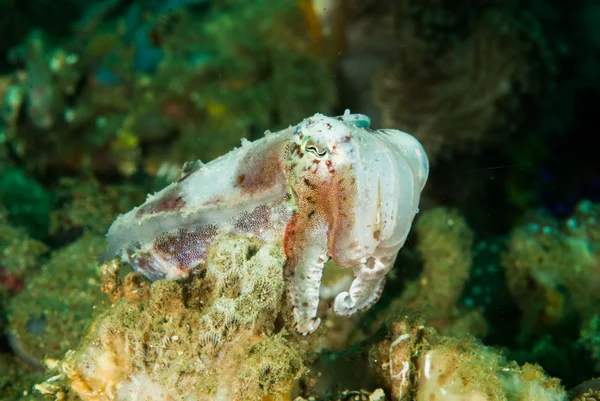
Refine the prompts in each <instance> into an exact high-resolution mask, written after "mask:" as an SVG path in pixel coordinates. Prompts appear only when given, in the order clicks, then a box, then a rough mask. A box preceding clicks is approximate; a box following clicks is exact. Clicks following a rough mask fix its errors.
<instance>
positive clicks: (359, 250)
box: [108, 111, 429, 334]
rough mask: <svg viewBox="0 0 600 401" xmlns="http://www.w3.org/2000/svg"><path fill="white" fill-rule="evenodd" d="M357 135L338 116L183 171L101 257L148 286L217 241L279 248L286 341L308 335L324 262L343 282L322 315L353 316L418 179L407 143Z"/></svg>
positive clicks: (415, 148) (129, 216) (390, 255)
mask: <svg viewBox="0 0 600 401" xmlns="http://www.w3.org/2000/svg"><path fill="white" fill-rule="evenodd" d="M369 126H370V119H369V118H368V117H367V116H365V115H362V114H350V112H349V111H346V113H345V114H344V115H342V116H338V117H327V116H324V115H322V114H315V115H314V116H312V117H309V118H306V119H304V120H303V121H302V122H300V123H299V124H297V125H295V126H290V127H288V128H286V129H283V130H281V131H279V132H275V133H270V132H268V131H267V132H266V133H265V136H264V137H263V138H261V139H258V140H256V141H254V142H249V141H242V146H241V147H239V148H236V149H234V150H232V151H231V152H229V153H227V154H225V155H223V156H221V157H219V158H217V159H215V160H213V161H211V162H210V163H207V164H202V163H200V162H193V163H186V164H185V165H184V168H183V172H182V176H181V178H180V179H179V180H178V181H176V182H174V183H172V184H171V185H169V186H167V187H166V188H164V189H163V190H161V191H160V192H157V193H156V194H154V195H151V196H149V197H148V199H147V200H146V202H145V203H144V204H142V205H141V206H139V207H136V208H134V209H133V210H131V211H130V212H128V213H126V214H124V215H121V216H120V217H119V218H118V219H117V220H116V221H115V222H114V223H113V225H112V226H111V228H110V230H109V232H108V254H109V255H110V256H118V257H120V258H121V259H122V260H124V261H125V262H128V263H129V264H131V265H132V266H133V268H134V269H135V270H137V271H139V272H141V273H142V274H144V275H145V276H146V277H147V278H149V279H151V280H158V279H182V278H185V277H187V276H189V275H190V274H194V273H196V272H198V271H200V270H201V269H202V266H203V265H204V263H205V262H206V258H207V252H208V249H209V248H210V246H211V245H212V244H214V243H215V241H217V240H218V239H219V238H222V237H224V236H233V235H247V236H251V237H255V238H257V239H259V240H261V241H269V242H280V243H282V244H283V247H284V250H285V256H286V263H285V267H284V269H285V270H284V277H285V280H286V288H287V294H288V298H289V304H290V306H291V308H292V312H293V316H294V319H295V322H294V328H295V330H296V331H298V332H299V333H302V334H309V333H312V332H314V331H315V330H316V329H317V328H318V327H319V323H320V319H319V318H318V317H317V307H318V304H319V288H320V285H321V275H322V271H323V266H324V264H325V262H327V261H328V260H329V259H330V258H332V259H333V260H334V261H335V263H336V264H337V265H339V266H342V267H345V268H348V269H352V271H353V273H354V281H353V282H352V284H351V285H350V288H349V289H347V291H343V292H341V293H340V294H338V295H337V296H336V298H335V301H334V303H333V310H334V312H335V313H336V314H337V315H341V316H350V315H352V314H354V313H356V312H358V311H361V310H365V309H367V308H369V307H370V306H371V305H373V304H374V303H375V302H376V301H377V299H378V298H379V296H380V294H381V291H382V289H383V285H384V283H385V276H386V273H387V272H388V271H389V270H390V269H391V268H392V266H393V265H394V262H395V260H396V256H397V254H398V252H399V250H400V248H402V246H403V245H404V242H405V241H406V237H407V235H408V232H409V230H410V227H411V224H412V221H413V218H414V216H415V214H416V213H417V212H418V210H419V209H418V204H419V198H420V195H421V191H422V190H423V187H424V186H425V182H426V181H427V176H428V172H429V165H428V161H427V156H426V154H425V151H424V150H423V147H422V146H421V144H420V143H419V142H418V141H417V140H416V139H415V138H414V137H412V136H411V135H409V134H407V133H405V132H402V131H398V130H394V129H379V130H373V129H371V128H369Z"/></svg>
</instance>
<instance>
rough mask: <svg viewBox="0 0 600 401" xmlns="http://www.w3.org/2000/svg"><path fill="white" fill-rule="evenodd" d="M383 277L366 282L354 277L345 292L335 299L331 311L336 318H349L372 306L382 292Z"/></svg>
mask: <svg viewBox="0 0 600 401" xmlns="http://www.w3.org/2000/svg"><path fill="white" fill-rule="evenodd" d="M384 284H385V276H383V277H380V278H375V279H373V280H366V279H363V278H361V277H356V278H355V279H354V281H353V282H352V285H351V286H350V289H349V290H348V291H347V292H342V293H340V294H338V296H337V297H335V301H334V304H333V311H334V312H335V314H336V315H338V316H350V315H353V314H354V313H356V312H359V311H361V310H364V309H367V308H368V307H370V306H371V305H373V304H374V303H375V302H377V300H378V299H379V297H380V296H381V292H382V291H383V285H384Z"/></svg>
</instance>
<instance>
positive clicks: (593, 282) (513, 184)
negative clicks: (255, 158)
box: [0, 0, 600, 401]
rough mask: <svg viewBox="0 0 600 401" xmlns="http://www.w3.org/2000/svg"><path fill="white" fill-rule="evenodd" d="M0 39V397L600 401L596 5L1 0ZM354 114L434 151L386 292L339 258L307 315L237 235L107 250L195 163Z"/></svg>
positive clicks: (276, 258)
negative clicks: (172, 267)
mask: <svg viewBox="0 0 600 401" xmlns="http://www.w3.org/2000/svg"><path fill="white" fill-rule="evenodd" d="M0 55H1V57H0V399H1V400H21V399H22V400H43V399H51V400H52V399H56V400H84V401H87V400H94V401H104V400H213V399H214V400H309V399H312V400H380V401H382V400H398V399H402V400H419V401H420V400H423V401H425V400H433V401H437V400H450V401H459V400H460V401H463V400H464V401H467V400H468V401H483V400H523V401H525V400H531V401H533V400H568V401H575V400H588V401H590V400H592V401H593V400H600V379H596V380H594V378H597V377H600V203H599V202H600V157H599V156H598V145H597V144H598V138H597V137H598V132H599V130H598V124H597V115H598V105H599V104H600V3H599V2H597V1H595V0H572V1H569V2H564V1H558V0H546V1H541V0H529V1H517V0H504V1H491V0H489V1H485V0H454V1H443V0H420V1H419V0H252V1H242V0H162V1H160V0H97V1H91V0H90V1H81V0H56V1H46V0H29V1H26V2H25V1H18V0H0ZM346 109H350V110H351V111H352V112H353V113H363V114H366V115H368V116H369V117H370V118H371V126H372V127H373V128H394V129H399V130H402V131H406V132H408V133H411V134H412V135H414V136H415V137H416V138H417V139H418V140H419V141H420V142H421V143H422V144H423V147H424V148H425V150H426V152H427V155H428V158H429V163H430V173H429V181H428V183H427V186H426V187H425V190H424V191H423V193H422V196H421V203H420V212H419V214H418V215H417V217H416V218H415V221H414V223H413V228H412V230H411V234H410V236H409V238H408V241H407V242H406V244H405V246H404V247H403V248H402V250H401V251H400V254H399V256H398V259H397V261H396V266H395V268H394V269H393V270H392V271H391V272H390V273H389V274H388V276H387V284H386V287H385V289H384V291H383V293H382V295H381V299H380V300H379V301H378V303H377V304H375V305H374V306H373V307H372V308H371V309H369V310H368V311H366V312H363V313H358V314H356V315H353V316H352V317H350V318H341V317H337V316H334V315H333V313H332V312H331V310H330V308H329V306H330V305H329V304H331V302H332V299H333V298H332V294H333V291H336V290H335V289H336V288H339V286H340V285H342V286H346V285H347V283H348V278H349V275H348V274H350V275H351V272H350V273H348V271H346V270H342V269H339V268H338V267H337V266H333V265H332V264H330V265H328V266H327V267H326V270H325V273H324V279H323V287H322V288H321V298H322V302H321V308H320V316H321V318H322V319H323V322H322V323H321V326H322V327H321V328H320V329H319V331H318V332H316V333H315V334H311V335H309V336H306V337H304V336H300V335H298V334H296V333H294V332H293V331H292V330H290V327H289V325H288V324H287V320H286V319H287V315H286V313H287V312H286V303H285V300H284V298H285V288H284V282H283V278H282V274H281V266H282V264H283V263H284V259H285V257H284V256H283V254H282V251H281V249H279V247H277V246H275V245H274V244H268V243H267V244H263V243H257V242H255V241H252V240H250V239H248V238H243V237H238V238H232V239H228V240H224V241H222V242H220V243H219V244H217V245H216V246H215V249H214V250H213V252H212V254H211V255H212V256H211V261H210V262H209V264H210V266H212V267H211V268H209V269H208V270H207V272H206V273H205V274H204V275H203V276H202V277H196V278H194V279H192V280H187V281H183V282H173V281H166V280H161V281H156V282H153V283H150V282H149V281H147V280H146V279H144V278H143V277H142V276H141V275H139V274H138V273H134V272H133V271H132V269H131V268H130V267H128V266H127V265H125V264H123V265H122V266H121V265H120V264H119V263H118V262H117V261H108V262H106V263H102V262H101V261H100V255H101V254H102V253H103V252H104V250H105V247H106V244H105V235H106V232H107V230H108V228H109V227H110V225H111V223H112V222H113V221H114V220H115V219H116V217H117V216H118V215H119V214H122V213H125V212H127V211H129V210H131V209H132V208H133V207H135V206H137V205H139V204H141V203H142V202H143V201H144V200H145V198H146V195H147V194H148V193H153V192H156V191H158V190H160V189H162V188H163V187H165V186H166V185H167V184H169V183H171V182H173V181H175V180H177V179H178V178H179V176H180V171H181V167H182V165H183V164H184V163H185V162H188V161H194V160H198V159H199V160H202V161H203V162H209V161H210V160H213V159H214V158H216V157H218V156H221V155H223V154H226V153H227V152H228V151H230V150H231V149H233V148H234V147H236V146H240V140H241V139H242V138H246V139H248V140H250V141H253V140H257V139H259V138H261V137H262V136H263V133H264V132H265V131H266V130H270V131H272V132H275V131H278V130H281V129H283V128H286V127H288V126H290V125H295V124H298V123H299V122H300V121H302V120H303V119H304V118H306V117H309V116H312V115H313V114H315V113H323V114H325V115H328V116H335V115H341V114H343V113H344V110H346ZM594 132H596V134H594ZM211 269H212V270H211ZM248 272H252V274H249V273H248ZM340 283H341V284H340ZM239 288H252V290H249V291H242V290H240V289H239ZM255 289H256V290H255ZM258 289H259V290H260V291H259V290H258ZM327 294H329V295H327ZM224 300H226V302H225V301H224ZM431 366H434V367H435V369H433V370H432V369H431ZM581 383H585V384H584V385H581ZM586 397H587V398H586Z"/></svg>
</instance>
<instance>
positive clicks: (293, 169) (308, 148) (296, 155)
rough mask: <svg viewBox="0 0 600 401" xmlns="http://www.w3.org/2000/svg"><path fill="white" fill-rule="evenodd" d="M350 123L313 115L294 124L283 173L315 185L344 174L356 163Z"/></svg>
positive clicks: (355, 148)
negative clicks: (285, 170)
mask: <svg viewBox="0 0 600 401" xmlns="http://www.w3.org/2000/svg"><path fill="white" fill-rule="evenodd" d="M353 128H355V126H354V125H353V124H348V123H347V122H345V121H344V120H343V119H341V118H340V117H327V116H324V115H321V114H315V115H314V116H312V117H309V118H307V119H305V120H304V121H302V122H301V123H300V124H298V125H297V126H296V128H295V130H294V133H293V135H292V140H291V143H290V146H289V150H288V158H287V160H288V164H287V170H288V171H287V173H288V176H289V177H290V178H291V179H292V180H293V181H296V180H298V179H299V180H302V181H304V180H305V179H308V180H309V181H314V184H315V185H318V184H325V183H330V182H331V180H332V179H334V178H338V179H339V178H341V177H342V176H343V175H344V174H348V173H349V172H350V171H351V170H352V168H353V166H354V165H355V163H356V161H357V160H358V149H357V143H356V142H355V141H353V137H354V135H353Z"/></svg>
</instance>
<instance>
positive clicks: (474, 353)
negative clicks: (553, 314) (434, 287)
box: [370, 317, 566, 401]
mask: <svg viewBox="0 0 600 401" xmlns="http://www.w3.org/2000/svg"><path fill="white" fill-rule="evenodd" d="M370 360H371V364H372V366H373V369H374V370H375V371H377V372H378V375H379V377H380V379H381V381H382V384H383V385H384V386H385V388H387V389H389V391H390V393H391V395H392V399H394V400H401V401H405V400H414V401H506V400H515V401H541V400H544V401H563V400H565V399H566V393H565V391H564V389H563V388H562V386H560V382H559V380H558V379H553V378H550V377H549V376H547V375H546V374H545V373H544V372H543V370H542V369H541V368H540V367H539V366H536V365H531V364H525V365H523V366H519V365H518V364H516V363H515V362H509V361H507V360H506V359H505V358H504V357H503V356H502V355H501V354H500V353H499V352H498V351H496V350H494V349H493V348H489V347H485V346H483V345H482V344H480V343H478V342H476V341H475V340H471V339H455V338H452V337H445V336H440V335H439V334H437V333H436V331H435V330H433V329H432V328H428V327H424V326H422V325H421V324H420V323H419V322H416V321H414V320H412V319H410V318H407V317H404V318H401V319H399V320H398V321H396V322H394V323H392V324H391V325H390V326H389V329H388V332H387V335H386V336H385V338H384V339H383V340H381V341H379V342H377V343H376V344H375V345H374V346H373V348H372V349H371V358H370Z"/></svg>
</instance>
